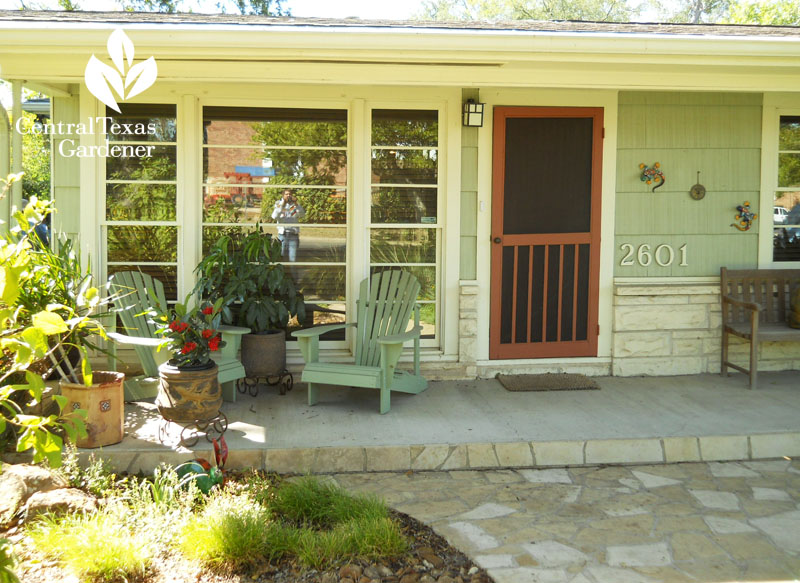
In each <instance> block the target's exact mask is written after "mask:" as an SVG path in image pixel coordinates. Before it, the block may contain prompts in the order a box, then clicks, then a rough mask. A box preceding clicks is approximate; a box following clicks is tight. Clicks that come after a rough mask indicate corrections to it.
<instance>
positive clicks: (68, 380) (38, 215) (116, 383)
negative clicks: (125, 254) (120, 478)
mask: <svg viewBox="0 0 800 583" xmlns="http://www.w3.org/2000/svg"><path fill="white" fill-rule="evenodd" d="M2 182H3V183H4V184H5V185H8V184H9V183H10V180H9V181H2ZM2 190H4V191H5V188H4V189H2ZM52 210H53V208H52V203H50V202H48V201H40V200H38V199H37V198H36V197H32V198H31V200H30V201H29V202H28V203H27V204H26V205H25V208H24V209H22V210H17V211H15V212H14V214H13V217H12V218H13V221H14V223H15V224H14V226H13V227H12V228H11V229H9V230H8V231H7V232H5V233H4V234H3V236H2V237H0V270H2V272H3V277H2V280H3V282H4V285H3V286H2V288H3V290H2V297H0V314H2V328H3V330H2V333H0V335H1V336H2V342H1V343H2V348H3V353H2V355H1V356H0V365H1V366H0V368H2V378H1V379H0V380H1V381H2V383H1V384H2V385H3V386H2V388H0V405H2V407H1V408H2V415H0V431H2V430H3V429H4V428H5V427H7V424H6V422H9V423H10V425H12V426H18V427H20V429H22V433H21V434H20V435H19V436H18V437H17V449H18V451H23V450H25V449H28V448H30V447H33V448H34V449H35V450H36V455H35V457H34V460H37V459H41V452H44V455H46V456H47V457H48V458H49V459H50V460H51V462H57V459H56V458H59V457H60V453H61V445H62V441H61V437H60V436H59V435H57V434H55V433H52V432H51V431H49V429H48V428H47V426H48V424H50V425H55V426H60V427H61V428H63V429H64V430H66V432H67V434H68V435H69V437H70V438H71V439H73V440H75V441H76V444H77V445H78V446H79V447H97V446H100V445H110V444H112V443H117V442H119V441H121V440H122V437H123V406H124V403H123V397H122V392H121V391H122V382H123V379H124V375H122V374H121V373H115V372H97V373H94V374H93V373H92V370H91V366H90V364H89V358H88V350H89V349H94V348H99V347H98V346H97V345H96V343H95V340H96V339H97V338H105V329H104V327H103V326H102V324H101V323H100V322H99V321H97V320H96V319H95V318H94V317H93V314H94V313H96V312H97V311H98V310H99V309H100V308H101V307H102V306H103V305H104V304H105V303H106V302H107V301H108V299H107V298H102V297H101V294H100V292H99V290H98V289H97V288H95V287H93V286H92V278H91V276H90V275H89V274H88V273H86V272H84V271H83V269H82V267H81V263H80V258H79V257H78V254H77V253H75V251H74V249H73V246H72V243H71V241H69V240H68V239H58V240H56V241H54V242H53V244H52V246H51V245H49V244H48V242H47V238H48V236H49V234H48V236H45V235H44V234H43V233H46V230H45V229H44V228H43V226H44V224H45V219H46V218H47V216H48V215H49V214H50V213H51V212H52ZM54 373H57V374H58V376H60V377H61V381H60V383H59V384H60V391H61V394H60V395H55V396H54V397H53V401H54V402H55V403H56V405H57V406H58V409H59V414H60V415H61V420H60V421H58V422H55V421H56V419H57V416H52V417H47V418H44V419H42V422H41V423H38V422H37V423H32V422H30V421H28V422H23V423H20V422H19V420H20V419H22V417H21V415H22V414H23V406H24V405H25V404H27V401H28V400H30V397H31V396H32V397H33V398H34V401H35V402H41V400H42V398H43V394H44V391H45V382H44V379H46V378H49V377H50V376H51V375H52V374H54ZM20 397H24V399H22V400H20ZM78 410H82V411H83V412H85V418H77V417H76V412H77V411H78ZM53 422H55V423H53ZM84 422H85V426H84ZM51 456H52V457H51Z"/></svg>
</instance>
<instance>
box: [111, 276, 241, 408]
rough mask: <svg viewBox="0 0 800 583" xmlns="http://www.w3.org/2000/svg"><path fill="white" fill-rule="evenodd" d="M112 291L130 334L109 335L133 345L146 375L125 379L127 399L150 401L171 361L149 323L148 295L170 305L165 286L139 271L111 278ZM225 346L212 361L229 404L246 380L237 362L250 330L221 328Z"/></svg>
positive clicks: (223, 395)
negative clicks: (239, 381)
mask: <svg viewBox="0 0 800 583" xmlns="http://www.w3.org/2000/svg"><path fill="white" fill-rule="evenodd" d="M109 287H110V292H111V293H113V294H115V295H116V296H117V297H118V299H117V300H115V302H114V304H115V312H116V313H117V314H118V315H119V318H120V320H121V321H122V325H123V326H124V327H125V332H127V334H120V333H117V332H110V333H109V334H108V335H109V337H111V338H112V339H113V340H114V341H116V342H118V343H120V344H127V345H131V346H133V348H134V349H135V350H136V354H137V355H138V357H139V361H140V362H141V365H142V369H143V371H144V375H142V376H139V377H134V378H131V379H126V380H125V400H126V401H136V400H139V399H149V398H152V397H155V396H156V394H157V393H158V367H159V365H161V364H163V363H164V362H166V361H167V360H168V359H169V353H168V352H167V351H166V350H160V351H157V350H156V347H157V346H158V345H159V344H160V343H161V340H162V339H161V337H160V336H157V335H156V326H155V324H153V323H152V322H150V318H149V317H148V315H147V314H144V312H145V311H147V310H148V309H149V308H150V307H151V305H152V303H153V301H152V299H151V298H150V295H149V294H148V290H151V291H152V293H153V294H154V295H155V297H156V299H158V301H159V303H160V304H161V305H162V306H166V305H167V302H166V300H165V298H164V284H162V283H161V282H160V281H159V280H157V279H154V278H152V277H150V276H149V275H147V274H145V273H141V272H138V271H120V272H117V273H115V274H114V275H112V276H111V278H110V281H109ZM220 332H221V333H222V339H223V340H224V341H225V346H224V347H223V348H222V349H221V350H220V351H219V353H218V354H215V355H214V356H213V357H212V358H213V359H214V361H215V362H216V363H217V368H218V369H219V371H218V374H217V378H218V379H219V383H220V388H221V389H222V397H223V399H224V400H226V401H235V400H236V380H237V379H241V378H244V376H245V372H244V366H242V363H241V362H240V361H239V359H238V353H239V346H240V345H241V339H242V335H243V334H249V333H250V329H249V328H241V327H238V326H220Z"/></svg>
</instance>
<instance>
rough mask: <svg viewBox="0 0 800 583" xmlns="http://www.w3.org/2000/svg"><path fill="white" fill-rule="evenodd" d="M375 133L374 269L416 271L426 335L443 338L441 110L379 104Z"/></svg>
mask: <svg viewBox="0 0 800 583" xmlns="http://www.w3.org/2000/svg"><path fill="white" fill-rule="evenodd" d="M371 134H372V141H371V144H372V147H371V162H372V164H371V168H372V172H371V176H372V184H371V193H372V201H371V210H370V253H369V259H370V271H371V272H372V273H374V272H376V271H383V270H386V269H398V268H399V269H404V270H407V271H410V272H411V273H413V274H414V275H415V276H416V277H417V279H419V281H420V283H421V284H422V288H421V290H420V298H419V303H420V304H421V324H422V328H423V333H422V334H423V335H422V337H423V338H429V339H434V338H438V333H437V330H438V325H437V323H438V322H437V314H439V313H440V309H439V307H440V306H439V301H438V298H439V293H438V289H439V281H440V265H441V262H440V261H439V257H440V247H441V235H442V233H441V231H442V229H441V227H442V225H441V223H440V217H439V215H440V213H439V192H440V189H439V112H438V111H436V110H410V109H373V110H372V131H371Z"/></svg>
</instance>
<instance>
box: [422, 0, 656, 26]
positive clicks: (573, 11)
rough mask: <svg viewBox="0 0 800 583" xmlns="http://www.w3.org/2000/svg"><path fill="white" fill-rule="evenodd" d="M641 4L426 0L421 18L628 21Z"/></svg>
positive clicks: (616, 1)
mask: <svg viewBox="0 0 800 583" xmlns="http://www.w3.org/2000/svg"><path fill="white" fill-rule="evenodd" d="M640 12H641V8H640V7H639V6H638V5H636V6H634V5H632V4H630V3H629V2H628V1H627V0H427V1H426V2H425V3H424V4H423V9H422V12H421V13H420V14H419V15H418V16H419V18H423V19H432V20H590V21H599V22H603V21H616V22H625V21H630V20H633V19H634V18H635V17H636V16H638V15H639V13H640Z"/></svg>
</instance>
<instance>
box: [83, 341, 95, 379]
mask: <svg viewBox="0 0 800 583" xmlns="http://www.w3.org/2000/svg"><path fill="white" fill-rule="evenodd" d="M81 351H82V352H83V358H81V374H82V375H83V384H84V385H86V386H87V387H89V386H91V385H92V384H94V383H92V365H91V364H90V363H89V356H88V354H86V348H85V347H83V346H82V347H81Z"/></svg>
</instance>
